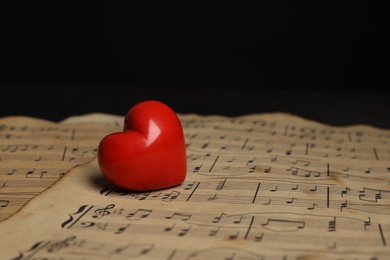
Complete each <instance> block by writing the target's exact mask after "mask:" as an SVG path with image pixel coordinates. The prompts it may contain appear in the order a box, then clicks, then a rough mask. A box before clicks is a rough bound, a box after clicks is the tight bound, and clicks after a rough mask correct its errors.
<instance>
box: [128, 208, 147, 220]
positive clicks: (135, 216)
mask: <svg viewBox="0 0 390 260" xmlns="http://www.w3.org/2000/svg"><path fill="white" fill-rule="evenodd" d="M152 212H153V210H151V209H137V210H136V211H135V212H130V213H128V214H127V217H126V218H127V219H131V220H139V219H144V218H147V217H149V216H150V214H151V213H152Z"/></svg>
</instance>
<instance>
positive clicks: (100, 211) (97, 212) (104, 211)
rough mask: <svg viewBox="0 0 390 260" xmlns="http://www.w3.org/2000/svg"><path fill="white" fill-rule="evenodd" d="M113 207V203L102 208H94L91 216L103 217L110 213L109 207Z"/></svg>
mask: <svg viewBox="0 0 390 260" xmlns="http://www.w3.org/2000/svg"><path fill="white" fill-rule="evenodd" d="M113 208H115V204H109V205H107V206H106V207H104V208H100V209H96V210H95V215H93V216H92V217H93V218H103V217H104V216H107V215H110V214H111V211H110V209H113Z"/></svg>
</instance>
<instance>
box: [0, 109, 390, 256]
mask: <svg viewBox="0 0 390 260" xmlns="http://www.w3.org/2000/svg"><path fill="white" fill-rule="evenodd" d="M180 119H181V122H182V125H183V129H184V132H185V137H186V144H187V177H186V180H185V182H184V183H182V184H181V185H179V186H177V187H173V188H170V189H165V190H160V191H153V192H132V191H127V190H122V189H119V188H117V187H115V186H114V185H112V184H110V183H108V182H107V181H106V179H105V178H104V177H103V176H102V174H101V172H100V170H99V168H98V166H97V163H96V160H92V161H91V162H90V163H88V164H85V165H82V166H78V167H75V168H73V169H72V170H71V171H70V172H69V173H68V174H66V175H65V176H64V177H63V178H61V180H60V181H59V182H57V183H55V184H54V185H53V186H52V187H51V188H50V189H48V190H46V191H45V192H43V193H42V194H41V195H40V196H39V197H37V198H35V199H34V200H32V201H31V202H30V203H28V204H27V206H25V207H24V208H23V209H22V210H20V211H19V212H18V213H17V214H15V215H14V216H12V217H11V218H9V219H7V220H5V221H3V222H2V223H0V252H1V256H2V258H4V259H10V258H13V259H107V258H112V259H133V258H137V259H138V258H139V259H386V258H388V257H389V256H390V250H389V246H388V244H389V243H390V240H389V239H390V218H389V214H390V204H389V202H390V190H389V185H390V179H389V174H390V163H389V159H390V150H389V141H390V131H388V130H380V129H374V128H371V127H368V126H353V127H344V128H336V127H331V126H326V125H321V124H318V123H315V122H312V121H308V120H303V119H300V118H297V117H294V116H291V115H286V114H263V115H250V116H242V117H236V118H227V117H219V116H209V117H206V116H197V115H180ZM107 120H108V119H107ZM114 121H115V120H114ZM108 125H109V124H108Z"/></svg>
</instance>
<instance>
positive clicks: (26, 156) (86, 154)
mask: <svg viewBox="0 0 390 260" xmlns="http://www.w3.org/2000/svg"><path fill="white" fill-rule="evenodd" d="M120 129H121V126H118V125H114V124H112V125H104V124H101V123H89V124H84V123H78V124H68V125H64V124H57V123H53V122H49V121H44V120H39V119H34V118H29V117H6V118H1V119H0V221H2V220H4V219H7V218H8V217H10V216H12V215H13V214H14V213H15V212H17V211H18V210H19V209H20V208H21V207H23V205H25V204H26V203H27V202H28V201H29V200H30V199H32V198H34V197H35V196H37V195H38V194H39V193H41V192H42V191H43V190H45V189H47V188H48V187H50V186H51V185H52V184H53V183H54V182H56V181H57V180H58V179H59V178H61V177H62V176H63V175H64V174H65V173H66V172H67V171H68V170H69V169H71V168H72V167H74V166H75V165H79V164H83V163H86V162H88V161H90V160H91V159H92V158H93V157H95V154H96V150H97V144H98V142H99V141H100V140H101V138H102V137H103V136H105V135H106V134H108V133H110V132H112V131H119V130H120Z"/></svg>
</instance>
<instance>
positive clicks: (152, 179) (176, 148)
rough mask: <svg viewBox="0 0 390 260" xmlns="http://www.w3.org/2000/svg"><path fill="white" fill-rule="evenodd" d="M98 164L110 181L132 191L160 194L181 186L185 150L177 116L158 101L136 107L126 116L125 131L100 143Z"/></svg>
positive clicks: (184, 164)
mask: <svg viewBox="0 0 390 260" xmlns="http://www.w3.org/2000/svg"><path fill="white" fill-rule="evenodd" d="M98 163H99V166H100V169H101V171H102V173H103V175H104V176H106V177H107V179H108V180H109V181H111V182H112V183H114V184H115V185H117V186H119V187H122V188H125V189H129V190H135V191H148V190H158V189H164V188H168V187H172V186H176V185H178V184H180V183H182V182H183V180H184V179H185V176H186V146H185V140H184V135H183V129H182V127H181V124H180V121H179V119H178V117H177V115H176V113H175V112H174V111H173V110H172V109H171V108H170V107H168V106H167V105H165V104H164V103H161V102H158V101H144V102H141V103H139V104H137V105H135V106H134V107H133V108H131V109H130V111H129V112H128V113H127V115H126V119H125V127H124V131H123V132H119V133H113V134H110V135H107V136H106V137H104V138H103V139H102V140H101V142H100V144H99V150H98Z"/></svg>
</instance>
